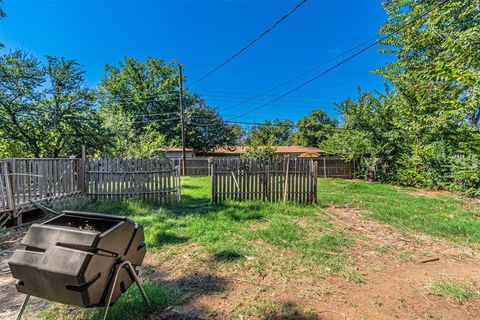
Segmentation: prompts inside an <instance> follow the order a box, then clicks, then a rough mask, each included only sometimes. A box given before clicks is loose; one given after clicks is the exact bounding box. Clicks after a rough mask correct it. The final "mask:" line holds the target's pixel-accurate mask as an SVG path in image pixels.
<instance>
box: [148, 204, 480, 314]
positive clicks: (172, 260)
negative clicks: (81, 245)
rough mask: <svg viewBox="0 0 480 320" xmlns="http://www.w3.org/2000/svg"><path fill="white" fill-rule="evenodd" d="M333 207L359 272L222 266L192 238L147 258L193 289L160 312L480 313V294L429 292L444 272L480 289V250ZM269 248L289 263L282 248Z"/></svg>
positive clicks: (174, 282)
mask: <svg viewBox="0 0 480 320" xmlns="http://www.w3.org/2000/svg"><path fill="white" fill-rule="evenodd" d="M328 211H329V212H330V213H331V216H332V219H334V220H335V225H336V226H337V227H340V228H341V229H344V230H345V231H347V232H349V233H350V234H351V233H354V234H355V235H356V243H355V246H354V248H352V250H351V252H350V256H351V260H352V264H353V270H354V276H352V277H348V276H345V275H327V276H323V275H321V274H317V273H315V272H314V271H313V272H308V271H307V272H302V271H301V270H300V271H299V270H295V272H294V273H293V276H288V275H285V273H283V272H282V270H275V268H274V267H272V268H265V269H264V270H263V273H261V274H255V273H254V272H251V269H252V268H249V266H248V265H249V264H250V262H249V261H246V262H241V263H238V264H235V263H233V265H232V264H231V263H230V264H229V266H227V267H221V266H220V267H219V266H218V264H212V263H211V261H210V260H211V257H210V258H209V257H208V256H207V255H205V254H202V253H197V251H196V250H195V248H192V245H191V244H186V245H184V246H183V247H180V248H176V249H175V251H174V252H169V253H166V254H159V255H157V256H149V259H148V260H147V265H149V267H148V268H149V269H150V272H152V273H154V274H155V275H156V276H158V279H159V281H161V282H163V283H165V284H167V285H171V286H173V287H175V288H176V289H179V290H180V291H182V290H183V291H185V292H189V296H188V297H187V298H186V301H185V303H183V304H181V305H179V306H175V307H172V308H169V309H167V310H165V311H163V312H160V313H158V314H156V315H154V317H153V318H154V319H251V318H254V319H258V318H260V319H479V318H480V303H479V302H478V301H474V302H470V303H467V304H463V305H460V304H458V303H456V302H454V301H451V300H449V299H448V298H445V297H439V296H435V295H432V294H430V293H429V285H430V282H431V281H433V280H439V279H445V280H454V281H458V282H463V283H467V282H468V283H472V284H473V285H474V286H475V289H476V290H478V289H480V287H479V285H478V284H479V283H480V273H479V271H480V256H479V252H478V251H476V250H475V249H471V248H466V247H462V246H456V245H453V244H451V243H449V242H446V241H443V240H439V239H436V238H432V237H429V236H424V235H414V234H409V233H405V232H399V231H398V230H396V229H394V228H392V227H389V226H386V225H383V224H379V223H376V222H372V221H367V220H364V219H363V218H362V214H361V213H360V212H358V211H357V210H355V209H350V208H334V207H332V208H329V209H328ZM181 252H184V253H183V254H182V253H181ZM270 255H271V256H272V259H278V261H277V262H278V263H279V265H282V264H281V260H282V257H281V255H282V253H281V252H271V253H270ZM437 259H438V260H437ZM247 260H248V257H247ZM428 260H434V261H429V262H427V261H428ZM247 271H248V272H247ZM299 275H302V276H299Z"/></svg>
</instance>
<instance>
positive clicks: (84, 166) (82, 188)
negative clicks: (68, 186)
mask: <svg viewBox="0 0 480 320" xmlns="http://www.w3.org/2000/svg"><path fill="white" fill-rule="evenodd" d="M86 160H87V159H86V155H85V145H83V144H82V159H81V160H80V168H79V173H78V175H79V177H78V178H79V180H80V181H79V187H80V192H81V193H82V194H84V195H86V194H87V184H86V181H85V179H86V171H87V161H86Z"/></svg>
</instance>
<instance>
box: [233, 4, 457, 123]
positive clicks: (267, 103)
mask: <svg viewBox="0 0 480 320" xmlns="http://www.w3.org/2000/svg"><path fill="white" fill-rule="evenodd" d="M447 2H448V0H443V1H441V2H439V3H437V5H435V6H433V7H432V8H430V9H428V10H426V11H424V12H423V13H421V14H419V15H417V16H416V17H414V18H412V19H411V20H410V21H409V22H407V23H405V24H404V25H403V26H401V27H399V28H398V29H397V30H394V31H391V32H389V33H388V34H387V35H385V36H383V37H381V38H380V39H377V40H376V41H375V42H373V43H372V44H370V45H368V46H366V47H365V48H363V49H361V50H359V51H357V52H355V53H354V54H352V55H350V56H349V57H347V58H345V59H343V60H342V61H340V62H338V63H337V64H335V65H333V66H332V67H330V68H328V69H327V70H325V71H323V72H321V73H320V74H318V75H316V76H315V77H313V78H311V79H309V80H307V81H305V82H303V83H302V84H300V85H299V86H297V87H295V88H293V89H291V90H289V91H287V92H286V93H284V94H282V95H280V96H278V97H276V98H275V99H272V100H270V101H269V102H266V103H264V104H262V105H260V106H258V107H255V108H253V109H251V110H249V111H247V112H244V113H242V114H239V115H237V116H235V117H233V118H230V119H229V120H233V119H237V118H240V117H243V116H245V115H247V114H250V113H252V112H255V111H257V110H259V109H261V108H264V107H266V106H268V105H270V104H272V103H274V102H275V101H278V100H280V99H282V98H283V97H286V96H288V95H290V94H291V93H293V92H295V91H297V90H299V89H301V88H303V87H305V86H306V85H308V84H309V83H311V82H313V81H315V80H317V79H318V78H320V77H322V76H324V75H325V74H327V73H329V72H330V71H332V70H334V69H336V68H338V67H340V66H341V65H343V64H345V63H347V62H348V61H350V60H352V59H353V58H355V57H357V56H359V55H360V54H362V53H363V52H365V51H367V50H368V49H370V48H372V47H374V46H375V45H377V44H379V43H380V42H382V41H383V40H385V39H387V38H389V37H390V36H392V35H393V34H394V33H396V32H398V31H400V30H402V29H404V28H406V27H407V26H409V25H410V24H412V23H413V22H415V21H417V20H418V19H420V18H422V17H424V16H425V15H427V14H429V13H430V12H432V11H433V10H435V9H437V8H439V7H441V6H442V5H444V4H445V3H447Z"/></svg>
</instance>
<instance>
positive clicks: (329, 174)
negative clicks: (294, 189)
mask: <svg viewBox="0 0 480 320" xmlns="http://www.w3.org/2000/svg"><path fill="white" fill-rule="evenodd" d="M313 159H314V160H315V161H317V162H318V177H320V178H346V179H351V178H352V177H353V170H352V163H351V162H350V161H347V160H344V159H342V158H341V157H337V156H323V157H319V158H313Z"/></svg>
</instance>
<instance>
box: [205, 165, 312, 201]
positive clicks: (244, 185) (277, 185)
mask: <svg viewBox="0 0 480 320" xmlns="http://www.w3.org/2000/svg"><path fill="white" fill-rule="evenodd" d="M210 166H211V168H210V172H211V174H212V202H213V203H218V202H221V201H225V200H238V201H242V200H262V201H285V202H286V201H292V202H301V203H314V202H316V201H317V162H316V161H314V160H311V159H302V158H271V159H256V160H252V159H238V158H236V159H232V158H215V159H214V158H211V159H210Z"/></svg>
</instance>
